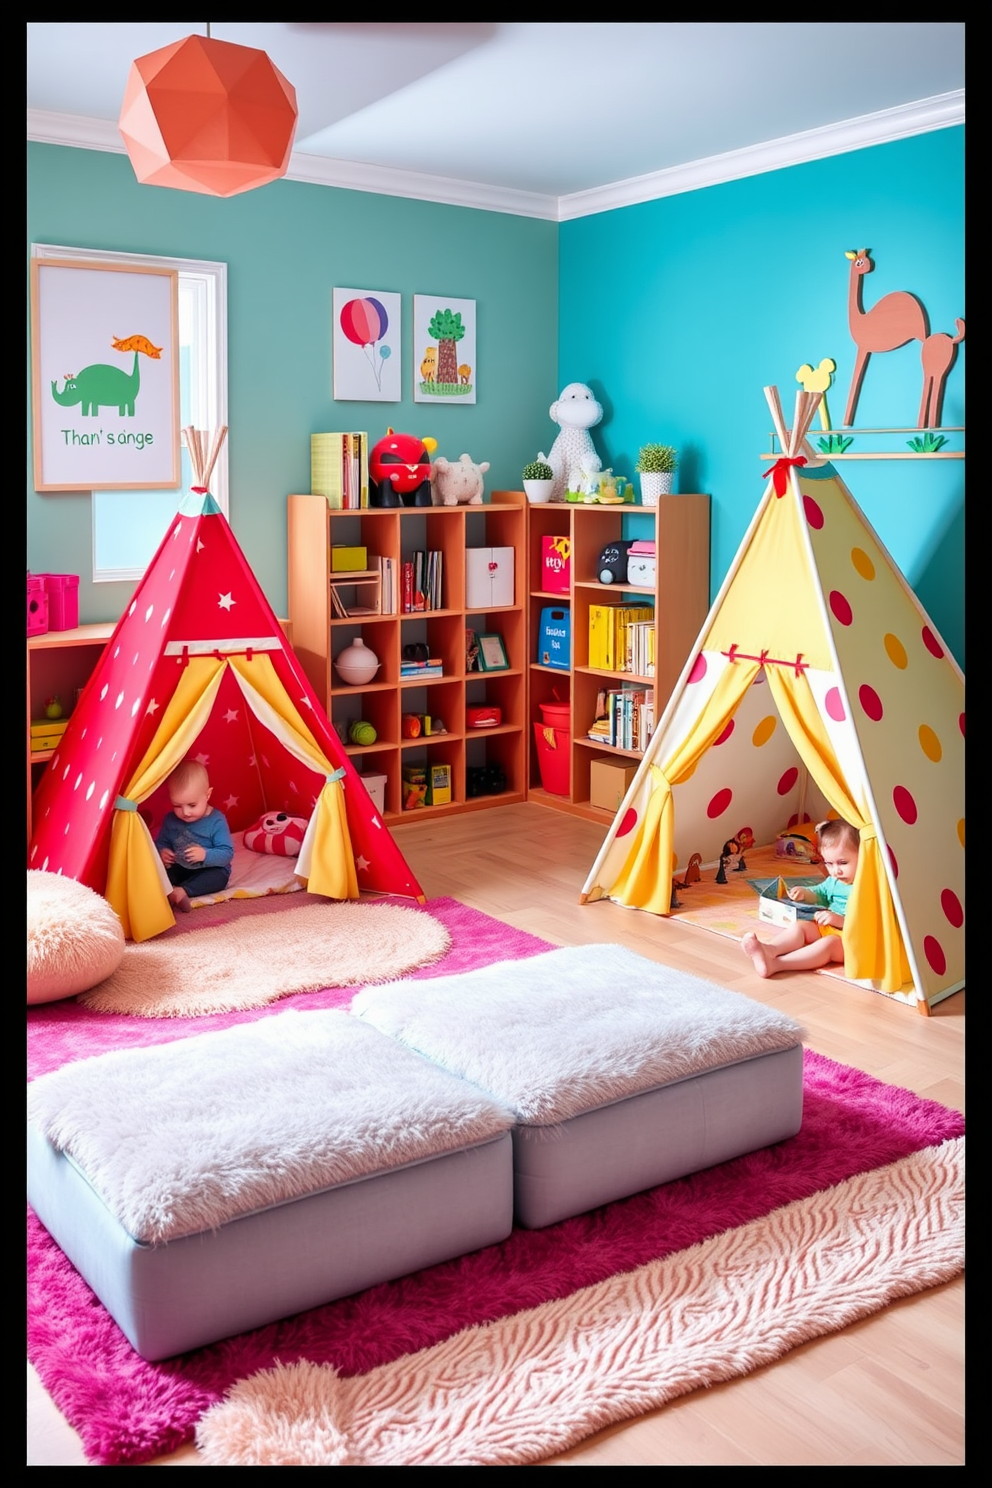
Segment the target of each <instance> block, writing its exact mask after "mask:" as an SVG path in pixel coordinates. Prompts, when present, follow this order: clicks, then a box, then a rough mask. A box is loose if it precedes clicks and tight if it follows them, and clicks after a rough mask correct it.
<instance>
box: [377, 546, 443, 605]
mask: <svg viewBox="0 0 992 1488" xmlns="http://www.w3.org/2000/svg"><path fill="white" fill-rule="evenodd" d="M443 563H444V554H443V553H440V552H435V551H431V552H423V551H418V552H416V553H414V555H413V557H412V558H410V559H407V560H406V562H404V564H403V567H402V571H401V575H400V578H401V584H402V610H401V613H402V614H404V615H413V614H416V613H418V612H419V611H420V610H440V609H441V608H442V604H441V577H442V568H443ZM390 613H392V612H390Z"/></svg>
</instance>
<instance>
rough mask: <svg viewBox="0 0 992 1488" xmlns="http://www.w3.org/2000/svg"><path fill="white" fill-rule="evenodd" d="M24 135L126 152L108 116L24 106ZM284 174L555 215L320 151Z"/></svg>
mask: <svg viewBox="0 0 992 1488" xmlns="http://www.w3.org/2000/svg"><path fill="white" fill-rule="evenodd" d="M28 139H29V140H34V141H35V142H36V143H37V144H42V145H68V146H70V147H71V148H73V149H77V150H105V151H109V152H110V153H112V154H116V155H125V154H126V153H127V151H126V150H125V147H124V141H123V139H122V138H121V132H120V130H119V129H118V127H117V125H116V124H114V123H112V122H111V121H110V120H109V119H90V118H86V117H85V116H84V115H82V114H58V113H51V112H48V111H46V110H44V109H28ZM286 180H287V181H306V182H308V183H309V184H310V185H312V186H337V187H340V188H341V189H342V190H345V191H371V192H372V193H374V194H375V195H377V196H404V197H410V198H412V199H414V200H416V201H429V202H439V203H442V204H444V205H446V206H450V207H475V208H477V209H478V210H480V211H484V212H508V213H510V214H511V215H513V216H515V217H541V218H544V219H545V220H547V221H549V222H557V221H558V198H557V197H555V196H541V195H538V194H537V193H536V192H533V191H516V190H514V189H513V188H512V187H504V186H486V185H483V184H482V183H480V182H478V181H457V180H453V179H450V178H449V177H447V176H430V175H426V174H423V173H421V172H419V171H406V170H394V169H392V168H391V167H388V166H383V165H364V164H362V163H361V162H359V161H354V160H332V159H329V158H328V157H327V156H324V155H305V154H303V153H302V152H300V151H298V150H294V151H293V154H292V155H291V157H290V162H289V170H288V171H287V172H286Z"/></svg>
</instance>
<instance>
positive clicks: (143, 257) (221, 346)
mask: <svg viewBox="0 0 992 1488" xmlns="http://www.w3.org/2000/svg"><path fill="white" fill-rule="evenodd" d="M31 253H32V256H33V257H43V258H67V259H88V260H90V261H91V262H96V263H144V264H150V265H154V266H156V267H160V268H167V269H177V270H178V271H179V403H180V423H181V424H182V426H183V427H184V428H185V426H186V425H187V424H194V425H195V426H196V428H198V429H215V428H217V427H218V425H220V424H226V423H227V265H226V264H224V263H211V262H209V261H200V260H196V259H188V258H159V257H156V256H152V255H148V254H142V253H113V252H110V251H108V250H105V249H93V248H65V247H62V246H61V245H57V244H51V243H34V244H32V247H31ZM227 469H228V467H227V442H226V441H225V443H224V447H223V449H222V450H221V452H220V456H219V457H218V460H217V464H216V465H215V466H214V473H213V475H212V476H211V479H210V489H211V494H212V495H213V496H214V498H215V499H216V501H217V504H218V506H220V508H221V510H222V511H223V512H224V514H225V516H226V515H227V514H228V481H227ZM181 476H182V484H181V486H178V487H176V489H175V490H171V491H169V490H166V491H94V492H93V493H92V498H91V500H92V534H93V582H94V583H97V584H98V583H109V582H117V581H119V580H122V579H140V578H141V577H142V576H143V575H144V572H145V569H146V568H147V566H148V564H149V562H150V561H151V559H152V558H153V557H154V555H155V550H156V549H157V547H158V545H159V543H160V542H161V541H162V537H163V535H164V533H165V531H166V529H167V527H168V525H169V521H170V519H171V517H172V516H174V514H175V512H176V508H177V507H178V506H179V504H180V502H181V501H182V497H183V493H184V492H186V491H188V490H189V487H190V485H191V483H192V472H191V470H190V462H189V455H188V453H187V450H186V447H185V445H183V449H182V465H181Z"/></svg>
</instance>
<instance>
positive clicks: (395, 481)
mask: <svg viewBox="0 0 992 1488" xmlns="http://www.w3.org/2000/svg"><path fill="white" fill-rule="evenodd" d="M436 449H437V440H436V439H418V438H417V437H416V435H415V434H397V433H396V430H395V429H387V431H386V436H385V438H384V439H380V440H379V442H378V444H374V445H373V446H372V451H371V453H370V455H369V504H370V505H371V506H430V505H431V504H432V503H431V455H432V454H433V452H434V450H436Z"/></svg>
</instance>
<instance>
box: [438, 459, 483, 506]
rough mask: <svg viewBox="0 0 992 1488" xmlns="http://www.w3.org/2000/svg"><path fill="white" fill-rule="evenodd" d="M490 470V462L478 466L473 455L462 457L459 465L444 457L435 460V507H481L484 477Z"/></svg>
mask: <svg viewBox="0 0 992 1488" xmlns="http://www.w3.org/2000/svg"><path fill="white" fill-rule="evenodd" d="M488 469H489V461H488V460H483V461H482V464H481V465H477V464H476V463H475V461H474V460H473V459H472V457H471V455H462V457H461V459H460V460H459V461H458V462H457V463H455V462H454V461H452V460H445V459H444V457H443V456H442V457H440V458H439V459H437V460H435V461H434V464H433V465H432V466H431V485H432V486H433V488H434V505H435V506H481V505H482V490H483V483H482V477H483V476H484V475H485V473H486V471H487V470H488Z"/></svg>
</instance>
